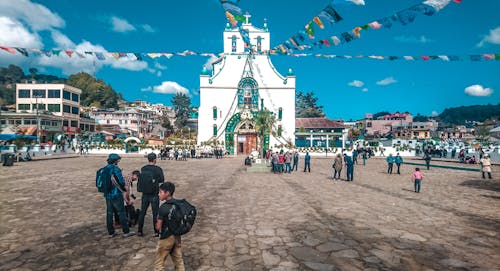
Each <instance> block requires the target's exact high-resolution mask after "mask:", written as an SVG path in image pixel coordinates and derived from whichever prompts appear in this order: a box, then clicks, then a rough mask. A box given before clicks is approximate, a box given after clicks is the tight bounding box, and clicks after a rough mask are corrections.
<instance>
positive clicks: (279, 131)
mask: <svg viewBox="0 0 500 271" xmlns="http://www.w3.org/2000/svg"><path fill="white" fill-rule="evenodd" d="M282 130H283V129H282V128H281V125H278V136H281V131H282Z"/></svg>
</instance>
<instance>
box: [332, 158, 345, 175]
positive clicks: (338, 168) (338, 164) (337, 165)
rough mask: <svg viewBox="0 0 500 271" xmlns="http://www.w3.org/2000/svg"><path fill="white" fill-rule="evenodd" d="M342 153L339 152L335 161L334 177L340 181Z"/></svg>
mask: <svg viewBox="0 0 500 271" xmlns="http://www.w3.org/2000/svg"><path fill="white" fill-rule="evenodd" d="M342 167H343V163H342V155H340V153H339V154H337V156H336V157H335V160H334V161H333V170H334V171H333V179H334V180H338V181H340V173H341V172H342Z"/></svg>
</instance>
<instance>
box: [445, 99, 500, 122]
mask: <svg viewBox="0 0 500 271" xmlns="http://www.w3.org/2000/svg"><path fill="white" fill-rule="evenodd" d="M497 118H500V103H499V104H497V105H491V104H487V105H470V106H460V107H452V108H446V109H445V110H444V111H443V113H441V114H439V116H438V117H437V119H438V121H440V122H444V123H449V124H465V122H466V121H479V122H483V121H485V120H487V119H497Z"/></svg>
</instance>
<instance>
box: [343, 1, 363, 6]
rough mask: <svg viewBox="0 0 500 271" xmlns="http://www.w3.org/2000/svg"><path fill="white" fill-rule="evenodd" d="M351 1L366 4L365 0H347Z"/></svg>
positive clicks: (356, 3)
mask: <svg viewBox="0 0 500 271" xmlns="http://www.w3.org/2000/svg"><path fill="white" fill-rule="evenodd" d="M347 1H349V2H353V3H354V4H355V5H358V6H359V5H362V6H364V5H365V0H347Z"/></svg>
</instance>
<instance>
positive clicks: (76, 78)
mask: <svg viewBox="0 0 500 271" xmlns="http://www.w3.org/2000/svg"><path fill="white" fill-rule="evenodd" d="M66 84H68V85H70V86H73V87H76V88H79V89H81V90H82V95H81V97H80V103H81V105H83V106H90V105H92V106H97V107H100V108H115V109H118V100H121V95H120V94H118V93H116V92H115V90H114V89H113V88H112V87H111V86H110V85H107V84H106V83H105V82H104V81H103V80H100V79H99V80H98V79H96V78H94V77H92V76H91V75H90V74H88V73H85V72H79V73H77V74H73V75H71V76H70V77H69V78H68V80H67V81H66Z"/></svg>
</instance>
